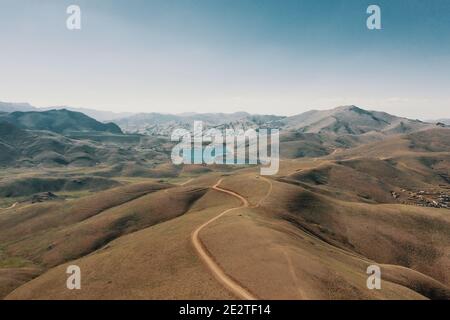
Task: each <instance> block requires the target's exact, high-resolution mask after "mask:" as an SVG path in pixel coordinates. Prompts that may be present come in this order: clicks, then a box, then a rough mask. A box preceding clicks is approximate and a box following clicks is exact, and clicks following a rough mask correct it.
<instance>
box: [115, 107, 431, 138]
mask: <svg viewBox="0 0 450 320" xmlns="http://www.w3.org/2000/svg"><path fill="white" fill-rule="evenodd" d="M196 120H197V121H203V122H204V125H205V126H207V127H216V128H225V127H228V128H239V129H244V130H245V129H249V128H274V129H280V130H282V131H283V132H284V133H286V132H291V131H293V132H300V133H312V134H333V135H364V134H367V133H372V134H373V133H382V134H397V133H409V132H414V131H418V130H423V129H428V128H433V127H434V126H435V125H434V124H431V123H426V122H422V121H420V120H411V119H407V118H402V117H397V116H394V115H390V114H388V113H385V112H379V111H367V110H364V109H361V108H359V107H356V106H343V107H338V108H335V109H331V110H320V111H319V110H312V111H308V112H305V113H302V114H299V115H295V116H290V117H281V116H272V115H251V114H248V113H245V112H237V113H231V114H223V113H217V114H214V113H207V114H196V113H188V114H178V115H172V114H160V113H147V114H146V113H143V114H138V115H133V116H131V117H127V118H123V119H118V120H116V121H115V123H117V124H118V125H119V126H120V127H121V128H122V129H123V130H124V131H126V132H139V133H145V134H158V135H170V133H171V132H172V131H173V130H174V129H175V128H185V129H191V128H192V125H193V122H194V121H196Z"/></svg>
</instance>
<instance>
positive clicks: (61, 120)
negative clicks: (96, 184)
mask: <svg viewBox="0 0 450 320" xmlns="http://www.w3.org/2000/svg"><path fill="white" fill-rule="evenodd" d="M0 121H1V122H8V123H11V124H14V125H15V126H17V127H19V128H21V129H28V130H46V131H51V132H56V133H60V134H64V133H70V132H80V131H81V132H84V131H89V132H92V131H94V132H108V133H113V134H121V133H122V131H121V130H120V128H119V127H118V126H117V125H116V124H114V123H106V124H105V123H101V122H98V121H97V120H94V119H92V118H90V117H88V116H86V115H84V114H83V113H80V112H73V111H69V110H65V109H62V110H50V111H43V112H35V111H31V112H20V111H15V112H12V113H9V114H6V115H2V116H0Z"/></svg>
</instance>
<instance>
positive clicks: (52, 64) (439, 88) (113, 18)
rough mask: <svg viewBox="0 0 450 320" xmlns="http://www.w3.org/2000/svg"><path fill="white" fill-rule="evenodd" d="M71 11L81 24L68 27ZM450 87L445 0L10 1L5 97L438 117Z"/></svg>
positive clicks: (3, 31)
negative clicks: (377, 11)
mask: <svg viewBox="0 0 450 320" xmlns="http://www.w3.org/2000/svg"><path fill="white" fill-rule="evenodd" d="M73 4H75V5H78V6H79V7H80V8H81V30H68V29H67V27H66V20H67V18H68V17H69V15H68V14H67V13H66V9H67V7H68V6H69V5H73ZM371 4H376V5H378V6H379V7H380V8H381V24H382V29H381V30H369V29H368V28H367V26H366V20H367V18H368V17H369V14H367V13H366V10H367V7H368V6H369V5H371ZM449 88H450V1H448V0H429V1H422V0H383V1H381V0H371V1H365V0H86V1H81V0H79V1H77V0H70V1H67V0H40V1H37V0H0V101H6V102H29V103H30V104H32V105H35V106H38V107H49V106H61V105H69V106H72V107H86V108H93V109H98V110H109V111H115V112H163V113H181V112H226V113H228V112H235V111H246V112H249V113H258V114H278V115H293V114H298V113H301V112H304V111H307V110H310V109H330V108H333V107H336V106H341V105H350V104H353V105H358V106H360V107H362V108H366V109H370V110H381V111H386V112H389V113H392V114H395V115H400V116H407V117H410V118H418V119H436V118H450V89H449Z"/></svg>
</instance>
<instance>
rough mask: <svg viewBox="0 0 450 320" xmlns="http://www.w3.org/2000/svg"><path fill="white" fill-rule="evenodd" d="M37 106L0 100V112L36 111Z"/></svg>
mask: <svg viewBox="0 0 450 320" xmlns="http://www.w3.org/2000/svg"><path fill="white" fill-rule="evenodd" d="M36 109H37V108H35V107H33V106H32V105H30V104H28V103H11V102H1V101H0V112H7V113H9V112H15V111H23V112H26V111H36Z"/></svg>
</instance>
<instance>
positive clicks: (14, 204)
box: [0, 202, 19, 210]
mask: <svg viewBox="0 0 450 320" xmlns="http://www.w3.org/2000/svg"><path fill="white" fill-rule="evenodd" d="M18 204H19V203H18V202H16V203H13V204H12V205H11V206H10V207H8V208H0V210H8V209H13V208H14V207H15V206H17V205H18Z"/></svg>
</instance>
